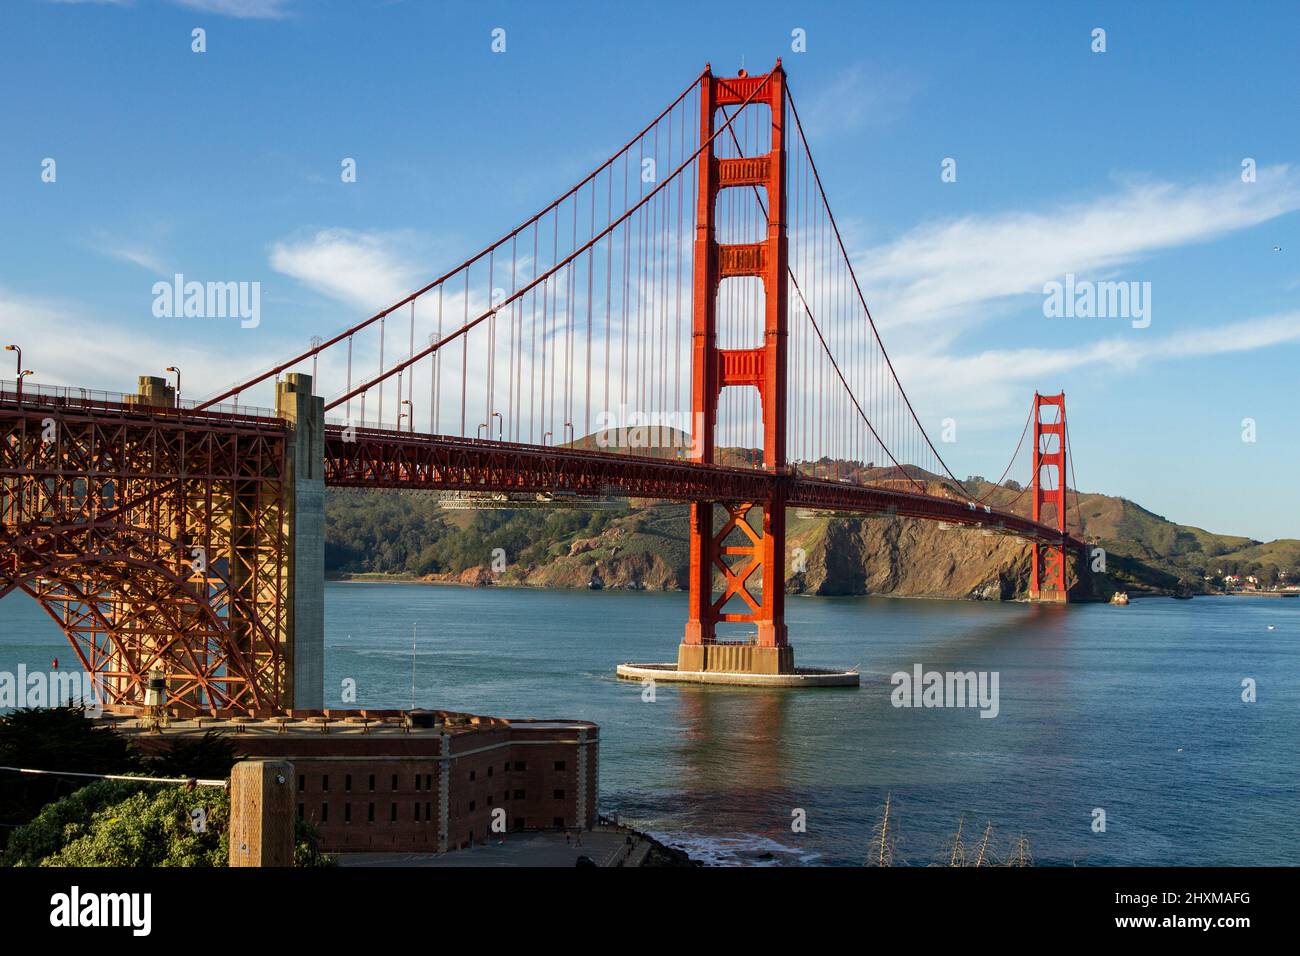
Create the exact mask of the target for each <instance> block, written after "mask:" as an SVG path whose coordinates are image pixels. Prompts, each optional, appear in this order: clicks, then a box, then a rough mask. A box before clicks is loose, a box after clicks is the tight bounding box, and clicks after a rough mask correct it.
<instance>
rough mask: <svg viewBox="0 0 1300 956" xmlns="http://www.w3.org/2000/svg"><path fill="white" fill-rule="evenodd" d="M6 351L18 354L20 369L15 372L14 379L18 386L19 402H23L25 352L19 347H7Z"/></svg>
mask: <svg viewBox="0 0 1300 956" xmlns="http://www.w3.org/2000/svg"><path fill="white" fill-rule="evenodd" d="M5 351H6V352H17V353H18V368H17V369H16V371H15V372H14V378H15V379H16V380H17V385H18V401H20V402H21V401H22V400H23V350H22V349H21V348H19V347H18V346H17V345H6V346H5Z"/></svg>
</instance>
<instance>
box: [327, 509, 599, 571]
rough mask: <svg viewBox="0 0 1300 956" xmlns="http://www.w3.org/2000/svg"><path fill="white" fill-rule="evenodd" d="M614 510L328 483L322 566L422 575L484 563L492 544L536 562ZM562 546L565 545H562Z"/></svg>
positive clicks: (512, 558) (592, 529) (516, 558)
mask: <svg viewBox="0 0 1300 956" xmlns="http://www.w3.org/2000/svg"><path fill="white" fill-rule="evenodd" d="M620 513H622V512H621V510H616V511H606V510H585V509H581V510H580V509H531V510H518V511H464V512H444V511H442V510H441V509H440V508H439V507H438V500H437V498H435V497H433V496H432V495H427V494H420V493H418V492H399V493H393V492H383V493H374V492H366V491H350V490H345V491H331V492H329V496H328V498H327V504H326V509H325V570H326V572H330V573H354V574H355V573H379V574H406V575H425V574H437V573H445V572H452V573H460V572H461V571H464V570H466V569H467V568H473V567H479V566H481V565H486V564H488V563H489V562H490V561H491V555H492V553H493V551H494V550H495V549H497V548H500V549H502V550H503V551H504V552H505V554H506V558H507V560H508V561H509V562H510V563H511V564H514V563H523V564H525V565H532V564H537V563H541V562H543V561H545V560H546V559H547V558H548V557H551V556H554V555H555V554H558V553H560V545H561V543H563V542H567V541H568V540H570V539H572V538H576V537H585V536H594V535H598V534H600V533H601V531H603V530H604V529H605V527H606V526H607V525H608V524H609V522H610V521H611V520H613V518H614V517H615V516H616V515H618V514H620ZM562 550H563V553H566V554H567V553H568V547H567V545H565V546H564V547H563V549H562Z"/></svg>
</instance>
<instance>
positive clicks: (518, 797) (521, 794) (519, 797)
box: [515, 790, 524, 800]
mask: <svg viewBox="0 0 1300 956" xmlns="http://www.w3.org/2000/svg"><path fill="white" fill-rule="evenodd" d="M523 798H524V792H523V791H522V790H516V791H515V799H516V800H522V799H523Z"/></svg>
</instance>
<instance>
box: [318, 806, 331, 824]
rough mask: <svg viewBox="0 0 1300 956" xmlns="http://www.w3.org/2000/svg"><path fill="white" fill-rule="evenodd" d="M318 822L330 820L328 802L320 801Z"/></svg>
mask: <svg viewBox="0 0 1300 956" xmlns="http://www.w3.org/2000/svg"><path fill="white" fill-rule="evenodd" d="M320 822H321V823H329V822H330V805H329V804H328V803H322V804H321V805H320Z"/></svg>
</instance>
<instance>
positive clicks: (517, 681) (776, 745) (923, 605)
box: [0, 583, 1300, 865]
mask: <svg viewBox="0 0 1300 956" xmlns="http://www.w3.org/2000/svg"><path fill="white" fill-rule="evenodd" d="M685 611H686V604H685V597H684V596H683V595H681V594H656V593H647V592H637V593H626V592H624V593H618V592H590V591H565V592H558V591H550V592H548V591H532V590H506V589H481V590H475V589H463V588H456V587H436V586H426V585H413V584H412V585H406V584H342V583H337V584H330V585H328V586H327V588H326V621H327V638H326V648H327V658H326V703H327V705H329V706H340V705H342V701H341V699H340V693H341V689H342V686H343V681H344V680H345V679H347V678H352V679H354V680H355V681H356V683H357V696H358V700H357V704H358V705H359V706H375V707H405V706H410V704H411V702H412V696H411V674H412V648H411V642H412V625H413V624H414V625H415V640H416V650H415V654H414V662H415V702H416V703H417V704H419V705H421V706H426V707H444V708H452V709H461V710H468V711H474V712H479V713H487V714H500V715H505V716H520V717H523V716H527V717H570V718H586V719H588V720H593V721H595V722H597V723H598V724H600V726H601V737H602V743H601V771H600V783H601V810H602V812H604V813H606V814H611V813H618V814H619V815H620V817H621V818H622V819H623V820H624V821H625V822H630V823H633V824H634V825H638V826H640V827H642V828H644V829H647V830H649V831H651V832H653V833H655V834H657V835H659V836H661V837H662V838H664V839H665V840H667V841H668V842H671V843H674V844H676V845H678V846H682V847H684V848H686V849H688V850H689V851H690V852H692V854H693V855H696V856H698V857H701V858H704V859H708V860H711V861H716V862H746V863H810V864H857V863H860V862H862V860H863V858H864V855H865V853H866V846H867V843H868V841H869V840H870V833H871V828H872V826H873V824H874V823H875V822H876V820H877V818H878V816H879V812H880V808H881V806H882V804H883V802H884V800H885V797H886V795H887V794H889V795H892V801H893V806H894V814H895V817H894V818H895V821H896V823H897V826H898V830H897V833H898V835H899V838H900V842H899V844H898V847H897V859H898V860H899V861H901V862H907V863H913V864H925V863H930V862H933V861H934V860H936V859H937V858H938V857H939V856H940V855H941V854H942V852H943V846H944V842H945V840H946V839H947V838H948V837H949V836H950V835H951V834H952V832H953V831H954V830H955V829H956V826H957V823H958V820H959V819H963V818H964V820H965V828H966V835H967V837H968V839H969V838H970V837H972V836H974V834H973V833H972V830H973V829H974V830H978V829H982V827H983V826H984V824H985V822H986V821H988V822H992V824H993V826H994V830H995V840H994V847H995V848H996V849H998V850H999V851H1002V852H1005V848H1006V845H1007V844H1008V842H1009V841H1010V839H1011V838H1012V837H1014V836H1017V835H1019V834H1022V833H1023V834H1024V835H1025V836H1026V837H1027V838H1028V840H1029V844H1030V851H1031V853H1032V855H1033V858H1034V861H1035V863H1037V864H1039V865H1043V864H1062V865H1069V864H1072V863H1078V864H1081V865H1098V864H1138V865H1156V864H1162V865H1173V864H1189V865H1190V864H1204V865H1228V864H1286V865H1297V864H1300V841H1297V840H1296V839H1295V837H1294V826H1295V823H1296V820H1297V819H1300V655H1297V653H1296V651H1297V648H1300V600H1276V599H1264V598H1261V599H1248V598H1197V599H1195V600H1192V601H1173V600H1167V599H1152V600H1140V601H1135V602H1134V603H1133V604H1132V605H1130V606H1129V607H1127V608H1113V607H1109V606H1104V605H1075V606H1071V607H1068V608H1059V607H1035V606H1027V605H1014V604H1007V605H1001V604H982V603H969V602H954V601H907V600H889V599H880V598H861V599H859V598H842V599H828V598H793V597H792V598H790V599H789V601H788V615H789V625H790V632H791V639H792V642H793V643H794V644H795V646H796V649H797V655H798V661H799V663H800V664H803V665H825V666H839V667H847V666H853V665H855V664H856V665H859V666H860V667H861V670H862V675H863V679H862V686H861V687H860V688H859V689H856V690H854V689H851V688H849V689H824V690H802V691H775V690H758V689H749V688H722V687H693V686H674V685H672V684H660V685H659V686H658V687H657V688H656V692H655V700H654V701H653V702H647V701H644V700H643V699H642V696H643V695H642V688H641V687H640V686H639V685H637V684H634V683H628V682H624V681H619V680H618V679H616V678H615V677H614V676H613V674H614V667H615V665H617V664H618V663H620V662H623V661H667V660H673V659H675V656H676V647H677V643H678V641H679V640H680V636H681V632H682V623H683V621H684V619H685ZM1269 624H1272V625H1274V626H1275V630H1272V631H1270V630H1268V625H1269ZM56 654H57V655H60V656H61V657H62V658H63V659H64V660H65V661H66V660H70V659H71V658H72V655H71V654H70V653H69V652H68V648H67V647H66V645H65V643H64V639H63V637H62V636H61V635H60V633H59V632H58V630H57V629H56V628H55V627H54V625H53V624H52V622H51V621H50V619H49V618H48V617H46V616H45V615H44V613H43V612H42V611H40V609H39V608H38V607H37V606H36V605H35V604H34V603H33V602H32V601H30V600H29V599H27V598H26V597H24V596H21V595H14V596H12V597H10V598H8V599H7V600H5V601H3V602H0V670H9V671H13V670H15V669H16V667H17V665H18V663H20V662H23V663H26V664H27V665H28V666H29V667H45V666H47V665H48V662H49V660H50V658H51V657H52V656H54V655H56ZM917 662H919V663H921V664H923V665H924V667H925V669H926V670H938V671H972V670H974V671H996V672H998V674H999V690H1000V712H999V714H998V716H997V717H996V718H994V719H987V718H980V717H979V714H978V711H977V710H973V709H966V710H958V709H952V708H949V709H904V708H896V707H894V706H892V705H891V703H890V692H891V690H892V687H891V684H890V679H889V677H890V675H891V674H892V673H893V672H895V671H897V670H907V671H910V670H911V669H912V666H913V664H914V663H917ZM65 666H66V664H65ZM1247 677H1250V678H1254V680H1255V681H1256V683H1257V687H1258V700H1257V701H1256V702H1254V703H1244V702H1243V701H1242V699H1241V696H1242V686H1241V685H1242V680H1243V678H1247ZM1094 808H1101V809H1103V810H1104V811H1105V814H1106V830H1105V832H1102V833H1097V832H1093V819H1094V817H1093V810H1094ZM796 810H802V811H803V812H804V815H805V816H806V832H802V833H800V832H794V831H793V830H792V826H791V821H792V819H793V817H792V814H793V813H794V812H795V811H796Z"/></svg>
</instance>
